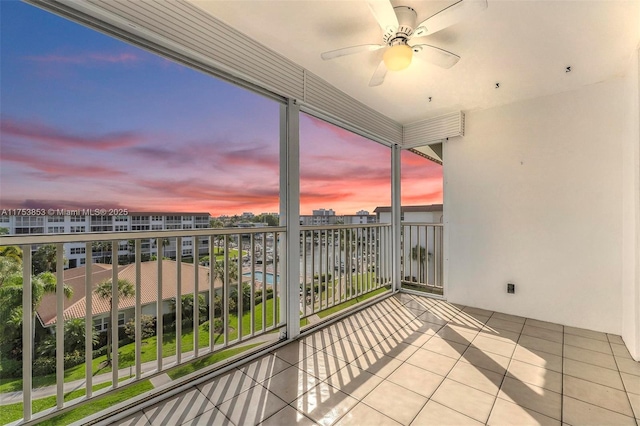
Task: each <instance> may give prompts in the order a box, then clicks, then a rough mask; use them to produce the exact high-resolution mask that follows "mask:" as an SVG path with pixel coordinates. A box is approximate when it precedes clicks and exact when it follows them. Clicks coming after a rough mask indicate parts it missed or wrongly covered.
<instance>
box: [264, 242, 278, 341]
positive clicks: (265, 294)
mask: <svg viewBox="0 0 640 426" xmlns="http://www.w3.org/2000/svg"><path fill="white" fill-rule="evenodd" d="M268 235H269V234H267V233H266V232H265V233H263V234H262V268H261V269H262V298H263V300H264V302H263V303H262V330H265V331H266V330H267V329H268V328H269V327H268V324H267V300H268V299H267V288H268V287H267V236H268ZM276 297H277V295H276V294H275V293H272V299H273V303H276Z"/></svg>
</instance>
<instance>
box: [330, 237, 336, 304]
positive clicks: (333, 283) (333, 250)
mask: <svg viewBox="0 0 640 426" xmlns="http://www.w3.org/2000/svg"><path fill="white" fill-rule="evenodd" d="M331 257H332V260H331V288H332V290H331V300H332V302H331V304H332V305H335V304H336V232H335V229H332V230H331Z"/></svg>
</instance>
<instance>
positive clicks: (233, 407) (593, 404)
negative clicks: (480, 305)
mask: <svg viewBox="0 0 640 426" xmlns="http://www.w3.org/2000/svg"><path fill="white" fill-rule="evenodd" d="M119 424H123V425H124V424H126V425H149V424H151V425H180V424H190V425H218V424H220V425H255V424H264V425H278V426H280V425H294V424H302V425H307V424H309V425H311V424H321V425H329V424H338V425H400V424H402V425H467V424H469V425H478V424H489V425H529V424H544V425H561V424H563V425H609V424H611V425H639V424H640V363H638V362H635V361H633V359H631V357H630V355H629V353H628V351H627V349H626V347H625V346H624V344H623V341H622V339H621V338H620V336H614V335H608V334H604V333H598V332H594V331H590V330H583V329H578V328H573V327H563V326H562V325H558V324H551V323H546V322H542V321H536V320H532V319H527V318H522V317H517V316H512V315H506V314H501V313H498V312H490V311H486V310H482V309H476V308H471V307H464V306H457V305H452V304H450V303H447V302H443V301H438V300H434V299H428V298H425V297H417V296H412V295H408V294H398V295H395V296H393V297H391V298H388V299H385V300H383V301H381V302H379V303H377V304H376V305H374V306H372V307H369V308H367V309H365V310H363V311H361V312H358V313H356V314H354V315H351V316H350V317H348V318H346V319H344V320H342V321H340V322H338V323H335V324H333V325H330V326H328V327H325V328H324V329H322V330H319V331H317V332H315V333H314V334H312V335H309V336H306V337H304V338H302V339H300V340H299V341H297V342H294V343H290V344H289V345H287V346H284V347H282V348H280V349H277V350H275V351H274V352H272V353H270V354H269V355H267V356H264V357H263V358H260V359H258V360H256V361H253V362H251V363H249V364H246V365H243V366H242V367H240V368H237V369H235V370H233V371H231V372H230V373H228V374H226V375H223V376H220V377H217V378H215V379H213V380H211V381H210V382H207V383H206V384H203V385H198V386H194V387H192V388H190V389H189V390H187V391H185V392H183V393H182V394H180V395H179V396H177V397H173V398H171V399H167V400H165V401H163V402H161V403H159V404H157V405H156V406H153V407H151V408H147V409H144V410H142V411H139V412H138V413H136V414H135V415H133V416H131V417H129V418H128V419H126V420H125V421H123V422H120V423H119Z"/></svg>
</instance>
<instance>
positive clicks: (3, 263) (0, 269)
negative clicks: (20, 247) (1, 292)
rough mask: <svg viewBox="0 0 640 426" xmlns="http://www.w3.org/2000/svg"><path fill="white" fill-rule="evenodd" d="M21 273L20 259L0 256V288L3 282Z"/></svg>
mask: <svg viewBox="0 0 640 426" xmlns="http://www.w3.org/2000/svg"><path fill="white" fill-rule="evenodd" d="M21 272H22V259H20V258H18V259H17V260H16V259H14V258H13V257H5V256H0V287H2V286H3V285H4V282H5V280H7V279H8V278H10V277H12V276H14V275H18V274H20V273H21Z"/></svg>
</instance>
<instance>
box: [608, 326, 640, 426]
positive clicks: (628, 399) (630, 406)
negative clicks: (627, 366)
mask: <svg viewBox="0 0 640 426" xmlns="http://www.w3.org/2000/svg"><path fill="white" fill-rule="evenodd" d="M607 342H608V343H609V347H610V349H611V353H612V354H613V347H611V341H610V340H609V336H607ZM613 361H614V362H615V363H616V367H617V368H618V376H620V382H621V383H622V389H624V393H625V395H626V396H627V402H628V403H629V408H631V415H632V417H631V418H632V419H633V420H634V421H635V422H636V425H638V420H637V419H636V413H635V411H634V410H633V405H632V404H631V398H629V393H630V392H629V391H628V390H627V386H626V385H625V384H624V379H623V378H622V371H621V370H620V365H619V364H618V359H617V358H616V356H615V354H613ZM618 414H622V413H618Z"/></svg>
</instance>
